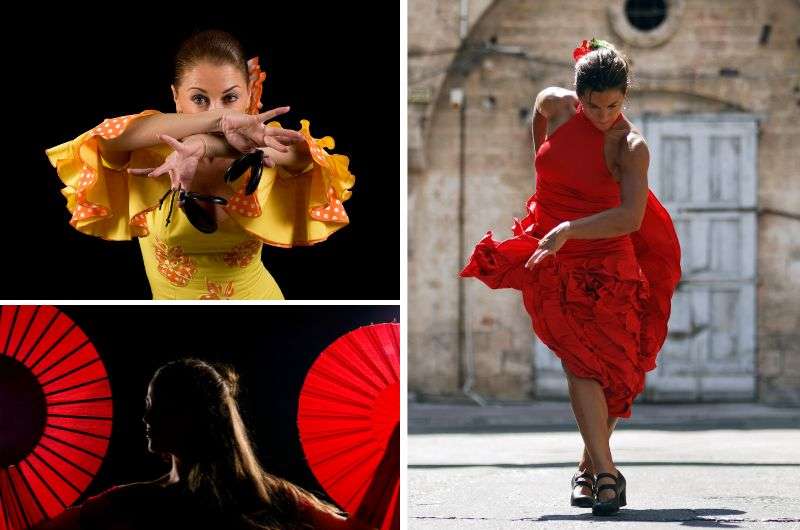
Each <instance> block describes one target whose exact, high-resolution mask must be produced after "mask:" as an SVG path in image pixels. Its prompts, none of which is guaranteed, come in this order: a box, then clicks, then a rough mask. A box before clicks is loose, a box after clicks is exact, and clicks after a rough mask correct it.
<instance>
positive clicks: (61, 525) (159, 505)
mask: <svg viewBox="0 0 800 530" xmlns="http://www.w3.org/2000/svg"><path fill="white" fill-rule="evenodd" d="M237 380H238V376H237V375H236V374H235V372H233V371H232V370H230V369H228V368H221V367H219V368H215V367H213V366H211V365H210V364H208V363H206V362H203V361H200V360H196V359H184V360H180V361H174V362H170V363H168V364H166V365H164V366H162V367H161V368H159V369H158V371H156V373H155V375H154V376H153V379H152V381H151V382H150V386H149V388H148V391H147V399H146V412H145V415H144V418H143V419H144V422H145V432H146V435H147V441H148V449H149V450H150V452H152V453H156V454H161V455H164V456H165V457H167V458H169V459H170V460H171V462H172V469H171V470H170V472H169V473H167V474H166V475H164V476H163V477H161V478H158V479H156V480H154V481H151V482H139V483H134V484H128V485H124V486H115V487H112V488H111V489H109V490H107V491H105V492H103V493H101V494H99V495H97V496H95V497H92V498H90V499H88V500H87V501H86V502H85V503H84V504H83V505H81V506H78V507H74V508H71V509H69V510H67V511H66V512H64V513H63V514H61V515H60V516H58V517H56V518H54V519H52V520H50V521H46V522H43V523H42V524H40V525H39V526H36V527H35V528H36V530H73V529H74V530H78V529H80V530H94V529H113V530H123V529H125V530H138V529H153V530H155V529H158V530H161V529H177V528H181V529H184V528H185V529H219V530H222V529H225V530H228V529H266V530H288V529H308V528H316V529H337V530H339V529H342V530H345V529H346V530H366V529H368V528H370V527H369V526H368V525H366V524H364V523H361V522H359V521H356V520H355V519H354V518H352V517H351V518H345V517H344V516H343V515H342V514H341V513H340V512H339V510H338V509H337V508H336V507H334V506H333V505H331V504H328V503H326V502H324V501H322V500H320V499H318V498H317V497H315V496H314V495H313V494H312V493H310V492H308V491H306V490H304V489H303V488H300V487H298V486H295V485H294V484H292V483H290V482H288V481H286V480H283V479H281V478H278V477H276V476H273V475H270V474H269V473H267V472H265V471H264V470H263V469H262V468H261V465H260V464H259V462H258V459H257V458H256V455H255V453H254V451H253V447H252V445H251V443H250V439H249V437H248V434H247V429H246V428H245V425H244V423H243V422H242V418H241V416H240V415H239V409H238V405H237V402H236V394H237Z"/></svg>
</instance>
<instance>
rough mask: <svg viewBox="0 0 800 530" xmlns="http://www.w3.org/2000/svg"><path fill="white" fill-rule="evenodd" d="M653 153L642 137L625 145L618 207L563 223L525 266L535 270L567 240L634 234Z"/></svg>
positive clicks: (641, 216)
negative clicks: (535, 266)
mask: <svg viewBox="0 0 800 530" xmlns="http://www.w3.org/2000/svg"><path fill="white" fill-rule="evenodd" d="M649 163H650V152H649V150H648V149H647V144H645V143H644V140H642V139H641V138H638V137H637V138H634V139H633V140H632V141H629V142H627V143H626V150H625V152H624V153H623V154H622V156H620V160H619V165H620V172H621V175H620V198H621V203H620V205H619V206H617V207H616V208H609V209H608V210H604V211H602V212H599V213H596V214H594V215H589V216H587V217H582V218H580V219H576V220H574V221H564V222H563V223H560V224H559V225H557V226H556V227H555V228H553V229H552V230H550V231H549V232H548V233H547V234H546V235H545V236H544V237H543V238H542V239H540V240H539V247H538V248H537V249H536V251H535V252H534V253H533V255H532V256H531V257H530V259H529V260H528V261H527V263H526V264H525V267H526V268H528V269H532V268H533V266H534V265H536V264H537V263H539V262H540V261H542V260H543V259H544V258H545V257H547V256H549V255H553V254H555V253H556V252H557V251H558V249H560V248H561V246H562V245H564V243H566V242H567V240H568V239H602V238H607V237H616V236H621V235H624V234H629V233H631V232H635V231H636V230H638V229H639V226H640V225H641V223H642V218H643V217H644V210H645V207H646V206H647V190H648V188H647V168H648V166H649Z"/></svg>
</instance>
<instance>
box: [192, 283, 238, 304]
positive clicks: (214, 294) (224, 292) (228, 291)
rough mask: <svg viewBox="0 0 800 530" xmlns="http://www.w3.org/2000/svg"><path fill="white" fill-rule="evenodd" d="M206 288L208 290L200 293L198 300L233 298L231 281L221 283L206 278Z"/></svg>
mask: <svg viewBox="0 0 800 530" xmlns="http://www.w3.org/2000/svg"><path fill="white" fill-rule="evenodd" d="M206 290H207V291H208V292H207V293H206V294H204V295H202V296H201V297H200V298H199V299H200V300H230V299H231V298H233V293H234V291H235V289H234V288H233V282H232V281H231V282H228V283H227V284H222V283H214V282H212V281H211V280H209V279H208V278H206Z"/></svg>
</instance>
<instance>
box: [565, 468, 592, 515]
mask: <svg viewBox="0 0 800 530" xmlns="http://www.w3.org/2000/svg"><path fill="white" fill-rule="evenodd" d="M570 485H571V486H572V493H571V494H570V496H569V504H570V506H579V507H581V508H591V507H592V506H594V477H593V476H592V474H591V473H589V472H588V471H584V472H583V473H581V472H580V469H579V470H578V471H576V472H575V474H574V475H573V476H572V480H571V481H570ZM578 487H587V488H589V489H590V490H592V493H591V494H589V495H583V494H581V493H580V490H578V494H577V495H576V494H575V490H576V488H578Z"/></svg>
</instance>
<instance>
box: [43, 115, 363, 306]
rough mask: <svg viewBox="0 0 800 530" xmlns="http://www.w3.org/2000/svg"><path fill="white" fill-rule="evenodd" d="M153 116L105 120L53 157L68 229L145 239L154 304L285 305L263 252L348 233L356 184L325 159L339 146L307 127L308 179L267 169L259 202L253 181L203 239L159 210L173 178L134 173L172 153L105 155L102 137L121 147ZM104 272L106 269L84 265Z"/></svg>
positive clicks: (336, 160)
mask: <svg viewBox="0 0 800 530" xmlns="http://www.w3.org/2000/svg"><path fill="white" fill-rule="evenodd" d="M153 114H158V112H156V111H152V110H146V111H144V112H142V113H140V114H136V115H131V116H123V117H119V118H113V119H108V120H105V121H104V122H103V123H101V124H100V125H98V126H97V127H95V128H94V129H92V130H90V131H87V132H85V133H83V134H81V135H80V136H78V137H77V138H75V139H74V140H71V141H69V142H66V143H63V144H61V145H58V146H55V147H52V148H50V149H48V150H47V156H48V158H49V159H50V162H51V163H52V165H53V166H54V167H55V168H56V170H57V172H58V176H59V178H60V179H61V181H62V182H63V183H64V185H65V186H66V187H65V188H63V189H62V190H61V192H62V194H63V195H64V196H65V197H66V199H67V209H68V210H69V212H70V213H71V214H72V218H71V219H70V221H69V222H70V225H72V226H73V227H74V228H75V229H76V230H78V231H80V232H83V233H84V234H88V235H92V236H96V237H100V238H103V239H107V240H114V241H120V240H126V239H132V238H134V237H137V238H139V244H140V247H141V251H142V257H143V258H144V265H145V270H146V272H147V278H148V280H149V281H150V287H151V289H152V291H153V298H154V299H199V300H222V299H259V300H265V299H269V300H274V299H283V294H282V293H281V290H280V288H279V287H278V284H277V283H276V282H275V280H274V279H273V278H272V275H270V273H269V271H267V269H266V268H265V267H264V265H263V264H262V262H261V259H260V257H261V247H262V245H264V244H266V245H271V246H277V247H292V246H308V245H313V244H316V243H319V242H321V241H324V240H326V239H327V238H328V237H329V236H330V235H331V234H333V233H334V232H336V231H337V230H339V229H340V228H342V227H344V226H346V225H347V224H348V223H349V218H348V216H347V212H345V209H344V206H343V202H344V201H346V200H347V199H349V198H350V196H351V192H350V188H351V187H352V186H353V184H354V183H355V177H354V176H353V175H352V174H351V173H350V171H349V169H348V166H349V163H350V161H349V159H348V157H346V156H343V155H338V154H332V153H328V152H327V151H326V149H333V148H334V146H335V144H334V140H333V138H331V137H330V136H326V137H324V138H321V139H316V138H313V137H312V136H311V130H310V124H309V122H308V121H307V120H302V121H301V122H300V123H301V128H300V131H299V132H300V133H301V134H302V135H303V137H304V138H305V140H306V143H307V144H308V146H309V150H310V152H311V156H312V159H313V161H312V163H310V164H309V165H308V167H307V168H306V170H305V171H303V172H302V173H301V174H299V175H292V174H290V173H288V172H287V171H284V170H283V169H282V168H280V167H274V168H267V167H265V168H263V171H262V176H261V181H260V183H259V185H258V188H257V189H256V191H255V193H253V194H252V195H247V194H246V193H245V183H246V182H247V180H248V178H249V173H246V174H245V175H244V176H243V177H242V178H240V179H238V180H237V181H236V182H235V183H233V184H232V188H233V189H232V191H233V195H232V196H231V197H230V199H229V202H228V205H226V206H224V207H222V209H223V210H224V213H225V214H226V217H225V218H224V220H222V221H221V222H220V223H219V228H218V230H217V231H216V232H214V233H213V234H204V233H201V232H199V231H198V230H197V229H196V228H194V227H193V226H192V225H191V223H190V222H189V220H188V219H187V218H186V216H185V215H184V214H183V211H182V210H181V209H180V208H178V207H177V205H173V206H174V211H173V213H172V216H171V221H170V223H169V225H167V223H166V219H167V217H168V215H169V207H168V205H167V203H164V206H163V207H161V208H159V201H160V199H161V198H162V197H164V194H165V192H166V191H168V190H169V189H170V179H169V177H168V176H167V175H162V176H159V177H157V178H146V177H141V176H134V175H130V174H128V172H127V169H128V168H147V167H158V166H159V165H161V164H162V163H163V162H164V159H165V158H166V157H167V156H168V155H169V154H170V153H171V152H172V149H171V148H170V147H169V146H167V145H164V144H160V145H155V146H152V147H147V148H142V149H137V150H134V151H132V152H131V153H130V155H129V158H128V162H127V163H126V164H124V165H122V166H118V165H115V164H113V163H111V162H109V161H107V160H105V159H104V158H103V156H102V154H101V151H100V148H99V140H98V138H99V137H102V138H106V139H111V138H116V137H117V136H119V135H120V134H122V132H124V131H125V129H126V128H127V127H128V126H129V125H130V124H131V123H132V122H133V121H134V120H137V119H142V118H144V117H146V116H150V115H153ZM267 126H268V127H280V124H279V123H278V122H270V123H269V124H268V125H267ZM175 202H177V200H176V201H175ZM78 259H80V257H78ZM97 266H102V265H97V264H87V267H97Z"/></svg>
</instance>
